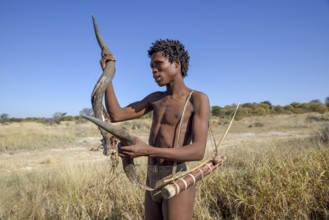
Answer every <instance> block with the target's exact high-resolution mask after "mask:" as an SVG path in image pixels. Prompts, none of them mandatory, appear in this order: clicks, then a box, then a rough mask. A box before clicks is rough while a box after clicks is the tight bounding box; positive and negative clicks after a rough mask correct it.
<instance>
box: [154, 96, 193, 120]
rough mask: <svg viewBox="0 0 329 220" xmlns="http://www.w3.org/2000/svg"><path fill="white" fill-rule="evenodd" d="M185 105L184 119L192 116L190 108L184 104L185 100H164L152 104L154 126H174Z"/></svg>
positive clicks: (187, 104)
mask: <svg viewBox="0 0 329 220" xmlns="http://www.w3.org/2000/svg"><path fill="white" fill-rule="evenodd" d="M185 105H186V108H185V112H184V118H189V117H190V116H191V114H192V106H191V105H189V103H186V99H183V98H181V99H170V98H164V99H162V100H159V101H157V102H154V103H153V111H154V113H153V117H154V118H153V121H154V122H155V123H156V124H161V125H169V126H176V125H177V124H178V123H179V121H180V119H181V117H182V115H183V111H184V106H185ZM183 120H184V119H183Z"/></svg>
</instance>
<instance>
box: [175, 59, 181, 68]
mask: <svg viewBox="0 0 329 220" xmlns="http://www.w3.org/2000/svg"><path fill="white" fill-rule="evenodd" d="M174 62H175V67H176V68H177V67H179V66H180V62H179V60H175V61H174Z"/></svg>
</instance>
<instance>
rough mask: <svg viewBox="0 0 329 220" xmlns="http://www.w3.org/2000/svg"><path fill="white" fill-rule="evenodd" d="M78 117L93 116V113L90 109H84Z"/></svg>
mask: <svg viewBox="0 0 329 220" xmlns="http://www.w3.org/2000/svg"><path fill="white" fill-rule="evenodd" d="M79 115H88V116H94V111H93V109H92V108H84V109H82V110H81V111H80V112H79Z"/></svg>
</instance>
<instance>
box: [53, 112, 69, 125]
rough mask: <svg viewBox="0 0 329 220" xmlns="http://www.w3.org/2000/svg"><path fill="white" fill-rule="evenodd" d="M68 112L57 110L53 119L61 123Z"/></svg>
mask: <svg viewBox="0 0 329 220" xmlns="http://www.w3.org/2000/svg"><path fill="white" fill-rule="evenodd" d="M66 114H67V113H66V112H64V113H63V112H55V113H54V114H53V119H54V122H55V123H56V124H60V123H61V121H63V117H64V116H65V115H66Z"/></svg>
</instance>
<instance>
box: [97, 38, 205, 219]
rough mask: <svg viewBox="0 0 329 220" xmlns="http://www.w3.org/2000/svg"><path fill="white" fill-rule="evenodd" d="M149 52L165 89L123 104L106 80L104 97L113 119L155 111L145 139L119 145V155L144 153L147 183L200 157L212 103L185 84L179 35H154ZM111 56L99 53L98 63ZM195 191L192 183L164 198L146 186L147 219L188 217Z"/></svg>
mask: <svg viewBox="0 0 329 220" xmlns="http://www.w3.org/2000/svg"><path fill="white" fill-rule="evenodd" d="M148 56H149V57H150V58H151V62H150V67H151V70H152V75H153V78H154V80H155V82H156V83H157V84H158V85H159V86H160V87H163V86H165V88H166V90H165V91H158V92H154V93H151V94H149V95H148V96H146V97H145V98H144V99H142V100H140V101H137V102H134V103H132V104H130V105H128V106H126V107H124V108H122V107H120V105H119V102H118V100H117V98H116V96H115V93H114V89H113V85H112V83H110V84H109V85H108V87H107V90H106V93H105V101H106V108H107V111H108V113H109V115H110V118H111V121H112V122H119V121H124V120H129V119H134V118H138V117H140V116H142V115H144V114H146V113H148V112H150V111H152V110H153V122H152V127H151V130H150V136H149V143H148V144H146V143H145V142H143V141H142V140H141V139H140V138H137V142H136V144H135V145H133V146H125V147H121V148H120V152H119V155H120V156H121V157H139V156H147V157H148V174H147V185H148V186H150V187H155V184H156V181H157V180H160V179H162V178H163V177H164V176H166V175H168V174H171V173H172V170H173V169H174V168H175V169H176V170H177V172H178V171H181V170H186V164H185V163H184V162H186V161H197V160H202V158H203V156H204V152H205V147H206V142H207V133H208V120H209V113H210V106H209V100H208V97H207V95H205V94H204V93H202V92H199V91H193V90H192V89H190V88H188V87H187V86H186V85H185V83H184V77H185V76H186V75H187V71H188V65H189V59H190V57H189V54H188V52H187V51H186V50H185V47H184V45H182V44H181V43H180V42H179V41H177V40H169V39H167V40H157V41H155V42H154V43H153V44H152V46H151V47H150V49H149V50H148ZM113 59H114V57H113V56H111V55H109V54H104V53H103V52H102V59H101V65H102V68H103V69H104V68H105V67H106V62H107V61H109V60H113ZM184 109H185V110H184ZM182 115H183V117H182ZM181 117H182V118H181ZM181 120H182V121H181ZM175 163H176V164H175ZM174 165H176V166H174ZM176 170H175V171H176ZM195 191H196V188H195V185H193V186H191V187H189V188H188V189H187V190H185V191H183V192H181V193H180V194H178V195H177V196H175V197H173V198H171V199H168V200H166V199H162V198H161V194H160V189H158V190H155V191H151V192H149V191H146V192H145V219H152V220H158V219H179V220H182V219H192V216H193V205H194V199H195Z"/></svg>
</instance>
